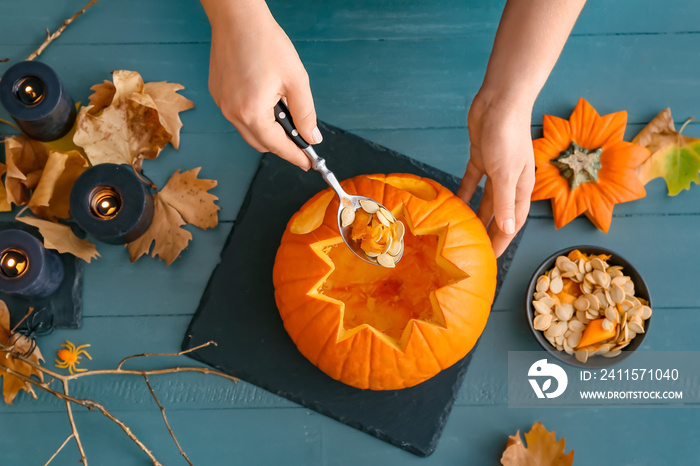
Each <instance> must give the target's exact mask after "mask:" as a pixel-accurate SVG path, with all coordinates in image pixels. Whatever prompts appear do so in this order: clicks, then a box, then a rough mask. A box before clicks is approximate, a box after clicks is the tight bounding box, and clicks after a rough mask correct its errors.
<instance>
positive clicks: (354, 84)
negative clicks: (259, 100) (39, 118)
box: [0, 0, 700, 466]
mask: <svg viewBox="0 0 700 466" xmlns="http://www.w3.org/2000/svg"><path fill="white" fill-rule="evenodd" d="M83 3H84V0H62V1H56V0H54V1H48V0H22V1H16V0H0V59H3V58H9V59H10V62H9V63H0V73H1V72H3V71H4V70H5V69H6V68H7V67H8V66H9V65H10V64H12V63H14V62H16V61H18V60H21V59H24V58H25V57H26V56H27V55H29V54H30V53H31V52H32V51H33V50H34V49H35V48H36V47H37V46H38V45H39V44H40V43H41V41H42V40H43V38H44V29H45V28H49V29H51V30H55V29H56V28H57V27H58V26H59V25H60V24H61V22H62V21H63V20H64V19H65V18H68V17H69V16H71V15H72V14H73V13H74V12H75V11H77V10H78V9H79V8H80V7H82V6H83ZM502 7H503V2H502V1H498V2H494V1H492V0H470V1H463V0H437V1H432V2H427V1H423V2H419V1H409V2H406V1H399V0H381V1H377V0H353V1H346V0H331V1H326V2H317V1H314V0H297V1H293V2H289V1H284V0H271V1H270V8H271V10H272V12H273V14H274V15H275V16H276V17H277V19H278V21H279V23H280V24H281V25H282V27H283V28H284V29H285V30H286V31H287V33H288V34H289V36H290V37H291V39H292V40H293V42H294V44H295V46H296V47H297V50H298V52H299V54H300V56H301V58H302V60H303V62H304V64H305V65H306V68H307V70H308V72H309V75H310V78H311V85H312V89H313V91H314V96H315V102H316V107H317V111H318V115H319V117H320V118H321V119H323V120H325V121H327V122H329V123H331V124H333V125H336V126H339V127H341V128H344V129H346V130H349V131H351V132H354V133H356V134H358V135H360V136H362V137H365V138H368V139H370V140H372V141H375V142H377V143H379V144H382V145H385V146H387V147H390V148H392V149H395V150H397V151H399V152H402V153H405V154H407V155H409V156H411V157H414V158H416V159H418V160H420V161H423V162H426V163H428V164H431V165H434V166H436V167H438V168H440V169H442V170H445V171H447V172H449V173H452V174H454V175H457V176H461V174H462V173H463V171H464V169H465V166H466V161H467V158H468V153H469V149H468V144H467V132H466V129H465V121H466V117H465V115H466V110H467V108H468V106H469V103H470V101H471V99H472V97H473V96H474V94H475V93H476V91H477V90H478V88H479V86H480V84H481V81H482V78H483V75H484V71H485V67H486V63H487V60H488V57H489V53H490V48H491V44H492V41H493V37H494V34H495V30H496V27H497V24H498V20H499V18H500V13H501V10H502ZM698 18H700V4H698V3H696V2H687V1H682V0H668V1H666V2H658V1H653V0H625V1H619V2H595V1H591V2H590V3H589V4H588V5H587V6H586V7H585V8H584V11H583V13H582V15H581V17H580V19H579V21H578V23H577V25H576V27H575V29H574V32H573V35H572V36H571V38H570V39H569V41H568V43H567V45H566V48H565V49H564V52H563V54H562V56H561V58H560V60H559V62H558V64H557V66H556V68H555V70H554V72H553V73H552V75H551V77H550V79H549V81H548V82H547V84H546V86H545V88H544V90H543V91H542V93H541V95H540V97H539V99H538V101H537V103H536V105H535V109H534V115H533V123H534V124H533V134H534V135H535V136H537V135H538V134H539V133H540V132H541V121H542V114H545V113H547V114H554V115H558V116H561V117H564V118H568V115H569V113H570V112H571V110H572V109H573V107H574V105H575V104H576V102H577V101H578V98H579V97H584V98H586V99H587V100H588V101H589V102H591V104H593V106H595V107H596V109H597V110H598V111H599V112H600V113H601V114H606V113H610V112H615V111H619V110H623V109H626V110H627V111H628V112H629V125H628V130H627V134H626V138H627V139H628V140H629V139H631V137H633V136H634V135H635V134H636V133H637V132H638V131H639V130H640V129H641V128H642V127H643V126H644V124H646V122H648V121H649V120H650V119H651V118H653V117H654V116H655V115H656V113H658V112H659V111H660V110H661V109H663V108H665V107H669V106H670V107H671V109H672V110H673V115H674V116H675V118H676V119H677V122H682V121H684V120H685V119H686V118H688V117H689V116H692V115H700V93H699V92H698V89H700V63H699V62H698V61H697V60H696V59H695V57H696V56H697V50H698V49H700V29H699V28H698ZM209 35H210V29H209V25H208V22H207V20H206V17H205V15H204V12H203V10H202V8H201V6H200V5H199V3H198V2H197V1H196V0H169V1H163V0H120V1H116V0H102V1H100V2H98V3H97V4H96V5H95V6H94V7H93V8H91V9H90V10H88V12H87V13H86V14H85V15H84V16H82V17H80V18H79V19H78V20H77V21H76V22H75V23H74V24H72V25H70V27H68V29H67V30H66V31H65V33H64V34H63V35H62V36H61V37H60V38H59V39H58V40H57V41H56V42H54V43H53V44H51V45H50V46H49V47H48V49H47V50H46V51H45V53H44V54H43V55H42V56H41V57H40V58H39V59H40V60H41V61H44V62H45V63H47V64H49V65H51V66H52V67H53V68H55V69H56V71H57V72H58V74H59V75H60V76H61V77H62V79H63V80H64V82H65V83H66V85H67V87H68V89H69V91H70V93H71V94H72V95H73V97H74V98H75V99H76V100H80V101H82V102H86V101H87V98H88V96H89V95H90V93H91V92H90V90H89V87H90V86H91V85H93V84H96V83H99V82H101V81H102V80H104V79H109V77H110V74H109V72H110V71H111V70H116V69H129V70H135V71H138V72H140V73H141V74H142V75H143V77H144V78H145V80H146V81H163V80H167V81H171V82H178V83H181V84H183V85H184V86H185V88H186V89H185V90H184V91H183V94H184V95H185V96H186V97H188V98H189V99H191V100H192V101H194V103H195V105H196V107H195V108H194V109H193V110H190V111H187V112H185V113H183V114H182V120H183V122H184V128H183V132H182V140H181V148H180V150H179V151H174V150H172V148H168V149H166V150H165V151H164V153H163V154H162V155H161V156H160V157H159V158H158V159H157V160H156V161H153V162H146V163H145V169H146V171H147V173H148V174H149V176H151V177H152V178H153V179H154V181H155V182H156V184H158V185H161V186H162V185H163V183H164V181H165V180H167V178H168V177H169V176H170V174H172V172H173V171H175V170H176V169H178V168H180V169H183V170H185V169H190V168H194V167H197V166H202V167H203V168H202V171H201V176H202V177H204V178H214V179H217V180H218V181H219V186H218V187H217V188H215V190H214V193H215V194H216V195H217V196H219V198H220V201H219V205H220V206H221V211H220V220H221V223H220V225H219V226H218V227H217V228H215V229H213V230H209V231H202V230H198V229H196V228H193V229H192V230H191V231H192V234H193V236H194V239H193V241H192V242H191V243H190V246H189V248H188V249H187V250H186V251H185V252H184V253H183V254H182V257H181V258H180V259H178V260H177V261H176V262H175V263H174V264H173V265H171V266H170V267H166V266H165V264H164V263H162V262H160V263H159V262H158V261H157V260H155V259H152V258H148V257H146V258H142V259H140V260H139V261H138V262H136V263H134V264H130V263H129V260H128V255H127V253H126V251H125V250H124V249H123V248H121V247H119V246H110V245H105V244H100V245H99V252H100V254H101V255H102V257H101V258H100V259H99V260H97V261H95V262H93V263H91V264H89V265H87V266H86V275H85V283H84V285H85V287H84V292H83V294H84V318H83V327H82V328H81V329H80V330H61V331H56V332H54V333H53V334H52V335H50V336H46V337H42V338H40V339H39V341H38V343H39V346H40V347H41V349H42V351H43V352H44V355H45V357H46V360H47V361H46V364H47V365H48V366H53V359H54V357H55V353H56V350H57V349H58V347H59V345H60V344H61V343H63V341H64V340H66V339H68V340H71V341H73V342H74V343H76V344H86V343H90V344H91V345H92V346H91V348H90V350H91V354H92V356H93V360H92V361H84V362H85V364H84V367H87V368H90V369H96V368H112V367H114V366H115V365H116V364H117V362H118V361H119V360H121V359H122V358H123V357H125V356H129V355H132V354H136V353H143V352H174V351H177V350H178V349H179V347H180V343H181V341H182V337H183V335H184V332H185V330H186V328H187V325H188V323H189V321H190V318H191V316H192V314H193V312H194V311H195V309H196V307H197V305H198V302H199V298H200V296H201V294H202V292H203V290H204V287H205V285H206V282H207V280H208V278H209V275H210V273H211V272H212V270H213V269H214V267H215V265H216V264H217V261H218V258H219V253H220V251H221V249H222V247H223V245H224V241H225V239H226V236H227V235H228V233H229V231H230V229H231V226H232V224H233V221H234V219H235V217H236V214H237V212H238V211H239V208H240V206H241V203H242V201H243V197H244V195H245V192H246V190H247V188H248V185H249V183H250V181H251V179H252V177H253V175H254V173H255V170H256V167H257V164H258V161H259V157H260V156H259V154H257V153H256V152H255V151H254V150H253V149H251V148H249V147H248V146H247V145H246V144H245V143H244V141H243V140H242V138H241V137H240V136H239V135H238V133H237V132H236V131H235V129H234V128H233V127H232V126H231V125H230V124H229V123H228V122H227V121H226V120H225V119H224V118H223V117H222V116H221V114H220V112H219V110H218V108H217V107H216V105H215V104H214V102H213V100H212V98H211V97H210V95H209V93H208V90H207V73H208V59H209V39H210V38H209ZM0 118H7V115H6V114H5V113H4V112H3V113H0ZM0 129H1V130H2V131H3V132H4V134H12V129H11V128H10V127H8V126H2V127H0ZM685 133H686V134H688V135H691V136H693V135H694V136H700V128H699V127H698V125H697V124H691V125H690V126H689V127H688V128H687V129H686V131H685ZM310 176H313V175H310ZM647 193H648V194H647V197H646V198H645V199H642V200H640V201H635V202H632V203H628V204H623V205H619V206H617V207H616V208H615V217H614V219H613V222H612V228H611V230H610V232H609V233H608V234H607V235H606V234H603V233H601V232H599V231H597V230H596V229H595V228H594V227H593V226H592V225H591V224H590V222H588V221H587V220H586V219H577V220H575V221H574V222H572V223H571V224H569V225H568V226H566V227H564V228H562V229H561V230H555V228H554V224H553V221H552V217H551V209H550V207H549V205H548V204H547V203H544V202H540V203H536V204H535V205H533V207H532V210H531V215H530V219H529V222H528V225H527V229H526V231H525V234H524V237H523V240H522V245H521V246H520V248H519V250H518V251H517V254H516V256H515V259H514V262H513V264H512V267H511V270H510V272H509V274H508V276H507V278H506V280H505V283H504V285H503V289H502V292H501V294H500V296H499V297H498V299H497V301H496V302H495V304H494V306H493V312H492V314H491V316H490V318H489V322H488V325H487V327H486V330H485V332H484V334H483V336H482V339H481V343H480V344H479V346H478V349H477V350H476V352H475V354H474V358H473V362H472V363H471V366H470V367H469V370H468V373H467V376H466V380H465V382H464V385H463V387H462V389H461V392H460V395H459V397H458V400H457V402H456V405H455V407H454V409H453V411H452V414H451V416H450V418H449V421H448V422H447V425H446V428H445V431H444V434H443V436H442V439H441V441H440V443H439V445H438V448H437V450H436V452H435V453H434V454H433V455H432V456H431V457H429V458H427V459H422V458H418V457H415V456H412V455H411V454H408V453H406V452H404V451H402V450H400V449H397V448H395V447H393V446H390V445H388V444H386V443H383V442H381V441H379V440H377V439H375V438H373V437H370V436H368V435H366V434H363V433H361V432H359V431H356V430H354V429H352V428H349V427H347V426H345V425H343V424H340V423H338V422H336V421H333V420H330V419H328V418H325V417H323V416H321V415H319V414H316V413H314V412H311V411H308V410H306V409H304V408H301V407H299V406H297V405H295V404H293V403H291V402H288V401H286V400H284V399H282V398H279V397H277V396H274V395H271V394H269V393H267V392H265V391H262V390H260V389H258V388H256V387H254V386H252V385H249V384H247V383H245V382H239V383H236V384H234V383H232V382H230V381H227V380H224V379H219V378H217V377H213V376H206V375H202V374H181V375H164V376H159V377H153V378H152V383H153V385H154V389H155V391H156V393H158V395H159V398H160V400H161V402H162V404H163V405H164V407H165V408H166V410H167V415H168V419H169V420H170V423H171V426H172V428H173V430H174V431H175V433H176V434H177V436H178V439H179V441H180V443H181V444H182V447H183V449H184V450H185V452H186V453H187V454H188V455H189V457H190V459H191V460H192V462H193V463H194V464H196V465H229V464H245V465H248V464H262V465H267V464H300V465H321V464H323V465H331V464H332V465H340V464H347V465H355V464H376V465H386V464H402V465H403V464H421V465H432V464H435V465H438V464H439V465H452V464H454V465H492V464H497V463H498V460H499V458H500V455H501V452H502V451H503V448H504V447H505V441H506V439H507V436H508V435H510V434H514V433H515V431H516V430H518V429H520V430H521V431H522V430H523V429H524V430H528V429H529V427H530V426H531V425H532V424H533V423H534V422H537V421H542V422H543V423H544V424H545V426H546V427H547V428H548V429H550V430H556V431H557V434H558V436H560V437H561V436H564V437H566V444H567V450H569V449H571V448H574V449H575V451H576V456H575V464H577V465H593V464H620V465H653V466H660V465H674V466H675V465H679V464H697V462H698V461H699V460H698V457H700V426H698V422H697V420H698V412H697V411H696V410H695V409H693V408H686V409H669V408H663V407H659V408H648V409H635V408H609V407H593V408H587V409H574V408H571V409H556V408H553V409H516V408H509V407H508V404H507V401H508V400H507V354H508V351H514V350H533V351H536V350H538V348H539V347H538V346H537V343H536V342H535V340H534V338H533V337H532V336H531V335H530V333H529V330H528V328H527V326H526V323H525V321H524V319H523V317H522V312H523V311H522V303H523V300H524V289H525V285H526V282H527V280H528V279H529V276H530V274H531V273H532V270H533V269H534V268H535V267H536V266H537V265H538V264H539V262H540V261H541V260H542V259H543V258H544V257H546V256H547V255H549V254H550V253H552V252H554V251H556V250H558V249H560V248H563V247H566V246H569V245H574V244H598V245H601V246H605V247H609V248H611V249H613V250H615V251H618V252H619V253H620V254H622V255H624V256H625V257H627V258H628V259H630V260H631V261H633V262H634V263H635V265H636V266H637V267H638V269H639V270H640V271H641V273H642V274H643V275H644V276H645V277H646V279H647V281H648V285H649V287H650V288H651V290H652V293H653V296H654V302H655V307H654V311H655V314H654V328H653V331H651V332H650V333H649V334H648V336H647V337H646V339H645V340H644V343H643V347H642V349H645V350H685V351H691V350H694V349H696V348H697V338H696V337H697V334H698V330H700V309H698V306H699V305H698V303H699V302H700V291H698V290H699V288H698V286H697V278H698V274H697V272H696V267H695V264H697V263H698V261H700V248H698V247H697V246H696V241H697V238H698V231H700V216H699V215H698V214H700V187H698V186H695V185H694V186H693V188H692V189H691V190H690V191H685V192H682V193H681V194H680V195H678V196H677V197H675V198H669V197H667V196H666V188H665V185H664V183H663V181H661V180H655V181H653V182H652V183H650V184H648V185H647ZM6 218H7V217H6ZM543 354H544V353H543ZM193 364H194V363H193V362H192V361H191V360H190V359H188V358H184V357H183V358H180V359H172V358H167V359H164V358H152V359H148V360H145V361H140V362H135V363H134V367H139V368H157V367H170V366H175V365H193ZM685 388H686V389H687V390H689V393H692V394H695V395H697V391H698V387H697V386H687V387H685ZM72 394H73V395H74V396H76V397H79V398H92V399H95V400H98V401H100V402H103V403H104V404H105V406H106V407H107V408H108V409H110V410H112V411H113V412H114V413H115V415H117V416H118V417H119V418H121V419H123V420H124V421H125V422H126V423H127V424H128V425H129V426H130V427H131V429H132V430H133V431H134V432H135V433H136V434H137V435H138V437H139V438H140V439H141V440H142V441H143V442H144V443H145V444H146V445H147V446H148V447H149V448H151V449H153V452H154V454H155V455H156V456H157V457H158V458H159V459H160V460H161V461H162V462H163V463H164V464H169V465H171V464H185V462H184V460H183V459H182V458H181V457H180V456H179V454H178V451H177V448H176V447H175V445H174V444H173V442H172V440H171V438H170V436H169V435H168V432H167V431H166V429H165V427H164V426H163V422H162V419H161V417H160V413H159V410H158V408H157V406H156V405H155V403H154V402H153V399H152V398H151V396H150V394H149V392H148V389H147V387H146V386H145V384H144V382H143V380H142V379H141V378H139V377H133V378H130V377H127V376H119V377H112V376H104V377H89V378H86V379H83V380H80V381H78V382H77V383H74V384H73V385H72ZM76 422H77V424H78V428H79V431H80V433H81V438H82V440H83V442H84V444H85V447H86V451H87V455H88V459H89V461H90V464H97V465H107V466H109V465H120V466H122V465H146V464H150V462H149V460H148V459H147V458H146V456H145V455H144V454H143V452H141V451H140V450H139V449H138V448H136V446H135V445H133V444H132V443H131V442H130V440H129V439H128V438H127V437H126V436H125V435H123V433H122V431H121V430H120V429H119V428H117V427H116V426H115V425H114V424H112V423H110V422H109V421H108V420H107V419H105V418H104V417H103V416H101V415H100V414H98V413H93V412H88V411H87V410H85V409H82V408H81V409H76ZM416 422H420V420H418V419H417V420H416ZM0 426H1V427H0V465H3V466H6V465H8V466H17V465H22V466H24V465H41V464H44V463H45V461H46V460H47V459H48V458H49V457H50V456H51V454H52V453H53V452H54V451H55V450H56V448H58V446H59V445H60V444H61V443H62V442H63V440H64V439H65V438H66V436H67V435H68V434H69V433H70V426H69V424H68V420H67V417H66V414H65V406H64V405H63V404H62V403H61V402H59V401H58V400H56V399H54V398H53V397H51V396H47V395H45V394H39V399H38V400H34V399H31V398H30V397H29V396H27V395H26V394H22V395H20V396H19V397H18V398H17V399H16V400H15V402H14V404H13V405H12V406H6V405H4V404H1V405H0ZM603 426H608V428H609V429H612V431H613V432H614V433H615V434H614V436H608V435H604V434H603V431H604V430H605V429H603ZM78 458H79V454H78V451H77V448H76V447H75V445H74V444H73V443H72V442H71V443H70V444H69V445H68V446H67V447H66V448H65V449H64V450H63V451H62V452H61V453H60V455H59V457H58V458H57V459H56V460H55V461H54V463H53V464H58V465H68V464H76V461H77V459H78Z"/></svg>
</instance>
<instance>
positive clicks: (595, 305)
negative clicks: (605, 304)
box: [584, 293, 600, 311]
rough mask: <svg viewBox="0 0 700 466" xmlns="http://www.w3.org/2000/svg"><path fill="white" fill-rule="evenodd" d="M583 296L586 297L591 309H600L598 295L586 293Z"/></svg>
mask: <svg viewBox="0 0 700 466" xmlns="http://www.w3.org/2000/svg"><path fill="white" fill-rule="evenodd" d="M584 298H586V300H588V304H589V305H590V306H589V307H590V309H593V310H596V311H597V310H598V309H600V300H599V299H598V297H596V295H594V294H590V293H587V294H585V295H584Z"/></svg>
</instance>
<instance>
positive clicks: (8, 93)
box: [0, 61, 76, 141]
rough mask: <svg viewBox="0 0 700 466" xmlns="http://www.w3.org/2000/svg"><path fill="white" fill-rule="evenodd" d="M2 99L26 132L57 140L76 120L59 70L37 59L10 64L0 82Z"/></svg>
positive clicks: (31, 135)
mask: <svg viewBox="0 0 700 466" xmlns="http://www.w3.org/2000/svg"><path fill="white" fill-rule="evenodd" d="M0 102H2V106H3V107H5V110H7V113H9V114H10V116H11V117H12V118H13V119H14V120H15V121H16V122H17V125H18V126H19V128H20V129H21V130H22V132H23V133H24V134H26V135H27V136H29V137H30V138H32V139H36V140H37V141H54V140H56V139H60V138H61V137H63V136H64V135H66V134H67V133H68V132H69V131H70V130H71V128H72V127H73V123H75V116H76V111H75V104H74V103H73V99H72V98H71V96H70V95H69V94H68V91H66V88H65V87H64V86H63V83H62V82H61V80H60V79H59V78H58V75H57V74H56V72H55V71H54V70H53V69H52V68H51V67H50V66H48V65H46V64H44V63H41V62H37V61H23V62H20V63H17V64H15V65H13V66H11V67H10V68H9V69H8V70H7V71H6V72H5V74H4V75H3V77H2V81H0Z"/></svg>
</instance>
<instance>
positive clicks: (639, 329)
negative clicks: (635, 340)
mask: <svg viewBox="0 0 700 466" xmlns="http://www.w3.org/2000/svg"><path fill="white" fill-rule="evenodd" d="M627 328H629V329H630V330H632V331H633V332H634V333H635V334H636V333H644V324H643V323H642V318H641V317H639V316H632V318H630V320H629V323H628V324H627Z"/></svg>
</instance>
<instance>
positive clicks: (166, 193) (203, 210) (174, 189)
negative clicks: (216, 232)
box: [158, 167, 219, 230]
mask: <svg viewBox="0 0 700 466" xmlns="http://www.w3.org/2000/svg"><path fill="white" fill-rule="evenodd" d="M201 168H202V167H198V168H193V169H192V170H188V171H186V172H183V173H180V170H177V171H176V172H175V173H174V174H173V176H171V177H170V179H169V180H168V183H167V184H166V185H165V187H164V188H163V189H162V190H161V191H160V193H159V194H158V195H159V196H160V197H161V199H162V200H163V201H165V202H167V203H168V204H170V205H171V206H172V207H174V208H175V209H176V210H177V211H178V212H180V215H182V217H183V218H184V219H185V221H186V222H187V223H189V224H191V225H194V226H196V227H199V228H203V229H205V230H206V229H207V228H213V227H215V226H216V225H218V223H219V218H218V216H217V211H218V210H219V206H217V205H216V204H214V201H216V200H218V199H219V198H218V197H216V196H214V195H213V194H210V193H208V192H207V191H209V190H210V189H211V188H213V187H214V186H216V184H217V183H216V180H205V179H199V178H197V175H198V174H199V170H201Z"/></svg>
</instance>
